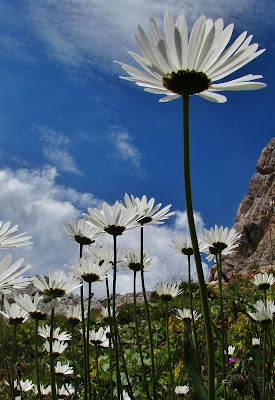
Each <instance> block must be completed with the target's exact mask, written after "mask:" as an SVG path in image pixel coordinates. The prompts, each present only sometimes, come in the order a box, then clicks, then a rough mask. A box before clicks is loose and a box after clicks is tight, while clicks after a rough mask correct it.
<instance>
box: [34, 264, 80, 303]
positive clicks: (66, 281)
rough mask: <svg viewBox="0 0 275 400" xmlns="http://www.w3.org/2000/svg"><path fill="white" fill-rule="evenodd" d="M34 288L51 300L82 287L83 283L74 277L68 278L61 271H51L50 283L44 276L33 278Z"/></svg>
mask: <svg viewBox="0 0 275 400" xmlns="http://www.w3.org/2000/svg"><path fill="white" fill-rule="evenodd" d="M32 282H33V284H34V286H35V287H36V288H37V289H38V290H40V291H41V292H43V293H44V294H45V295H46V296H49V297H51V298H57V297H62V296H64V294H66V293H69V292H72V291H73V290H75V289H77V288H79V287H80V286H82V283H81V282H80V281H79V279H77V278H76V277H74V276H70V277H66V276H65V274H64V273H63V272H61V271H53V270H52V269H50V270H49V282H47V281H46V279H45V277H44V276H43V275H39V276H32Z"/></svg>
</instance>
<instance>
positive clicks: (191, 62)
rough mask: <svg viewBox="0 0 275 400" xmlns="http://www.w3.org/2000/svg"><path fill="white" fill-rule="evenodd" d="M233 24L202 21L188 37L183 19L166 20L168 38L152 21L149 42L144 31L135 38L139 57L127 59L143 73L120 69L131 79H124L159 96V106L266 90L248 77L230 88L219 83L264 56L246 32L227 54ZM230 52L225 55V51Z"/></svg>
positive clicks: (221, 100) (221, 99)
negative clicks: (225, 92) (185, 98)
mask: <svg viewBox="0 0 275 400" xmlns="http://www.w3.org/2000/svg"><path fill="white" fill-rule="evenodd" d="M233 27H234V26H233V24H230V25H228V26H227V27H225V28H224V23H223V20H222V19H221V18H219V19H218V20H217V21H215V22H213V21H212V20H211V19H206V17H205V16H204V15H202V16H201V17H199V18H198V19H197V21H196V22H195V24H194V26H193V28H192V30H191V34H190V37H189V38H188V27H187V23H186V20H185V17H184V15H179V16H178V18H177V20H176V21H175V22H174V20H173V17H172V16H171V15H170V14H169V13H166V14H165V16H164V32H165V37H163V35H162V34H161V32H160V31H159V29H158V27H157V24H156V22H155V20H154V19H153V18H151V19H150V31H151V36H152V41H151V42H150V40H149V38H148V37H147V35H146V33H145V32H144V30H143V29H142V27H141V26H138V35H137V36H135V39H136V42H137V44H138V47H139V49H140V52H141V55H140V54H137V53H134V52H132V51H128V53H129V54H130V55H131V56H132V57H133V58H134V59H135V60H136V61H137V62H138V64H140V65H141V67H142V68H143V69H144V70H145V72H143V71H140V70H138V69H136V68H133V67H131V66H129V65H126V64H123V63H119V64H121V65H122V68H123V69H124V70H125V71H126V72H127V73H128V74H129V75H130V77H124V76H121V77H120V78H122V79H126V80H129V81H132V82H135V83H136V84H137V85H138V86H141V87H143V88H144V90H145V91H147V92H150V93H155V94H160V95H162V96H165V97H162V98H161V99H160V101H161V102H165V101H169V100H174V99H177V98H179V97H181V96H183V95H185V94H186V95H189V96H191V95H193V94H196V95H199V96H200V97H203V98H204V99H206V100H210V101H213V102H216V103H224V102H225V101H226V100H227V99H226V97H225V96H223V95H220V94H218V93H216V92H220V91H223V90H255V89H261V88H264V87H265V86H266V85H265V84H264V83H261V82H255V81H254V80H257V79H259V78H262V75H252V74H249V75H245V76H243V77H241V78H237V79H233V80H229V81H227V82H222V83H216V82H217V81H219V80H221V79H222V78H224V77H226V76H228V75H230V74H232V73H233V72H235V71H237V70H238V69H240V68H241V67H243V66H244V65H246V64H247V63H249V62H250V61H252V60H253V59H254V58H256V57H258V56H259V55H260V54H262V53H263V52H264V50H265V49H263V50H258V44H256V43H255V44H250V42H251V40H252V35H250V36H248V37H246V36H247V32H243V33H242V34H241V35H240V36H238V38H237V39H236V40H235V41H234V42H233V43H232V44H231V46H230V47H228V48H227V49H226V46H227V44H228V43H229V41H230V39H231V36H232V33H233ZM225 49H226V50H225Z"/></svg>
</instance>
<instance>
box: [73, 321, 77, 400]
mask: <svg viewBox="0 0 275 400" xmlns="http://www.w3.org/2000/svg"><path fill="white" fill-rule="evenodd" d="M72 361H73V369H74V389H75V392H74V400H77V391H78V388H77V381H76V365H75V326H74V325H72Z"/></svg>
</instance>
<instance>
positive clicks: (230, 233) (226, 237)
mask: <svg viewBox="0 0 275 400" xmlns="http://www.w3.org/2000/svg"><path fill="white" fill-rule="evenodd" d="M241 236H242V235H241V234H239V233H238V232H237V231H236V230H235V229H234V228H232V229H228V228H223V226H221V227H220V228H218V226H217V225H215V228H214V229H213V228H211V229H210V230H207V229H204V236H203V237H202V240H203V243H202V245H201V251H203V252H204V253H206V254H209V255H208V256H207V257H206V258H207V259H208V260H209V261H211V260H212V259H213V258H214V257H215V255H217V254H218V253H219V252H221V254H222V255H224V256H227V255H228V254H231V253H233V252H234V250H233V249H235V248H236V247H238V246H239V244H238V243H236V242H237V241H238V240H239V238H240V237H241Z"/></svg>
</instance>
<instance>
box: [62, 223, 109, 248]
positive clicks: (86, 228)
mask: <svg viewBox="0 0 275 400" xmlns="http://www.w3.org/2000/svg"><path fill="white" fill-rule="evenodd" d="M67 226H68V228H69V231H68V230H67V229H64V230H63V232H64V233H65V235H67V236H69V238H70V239H71V240H74V241H75V242H77V243H79V244H81V245H90V244H92V243H94V242H95V241H96V239H98V238H99V237H100V236H101V235H102V234H103V233H102V232H100V231H99V230H98V229H97V228H95V227H94V226H92V225H91V224H90V223H89V222H88V221H86V220H85V219H84V218H83V219H79V220H78V219H76V220H75V222H73V221H71V220H68V221H67Z"/></svg>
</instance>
